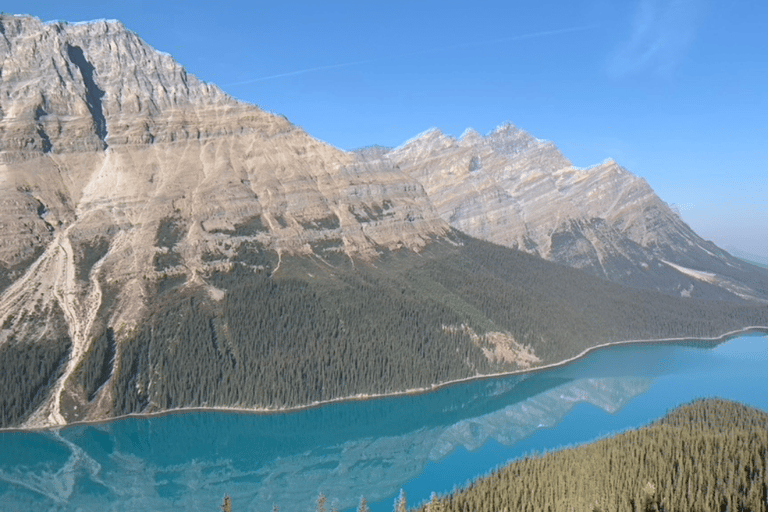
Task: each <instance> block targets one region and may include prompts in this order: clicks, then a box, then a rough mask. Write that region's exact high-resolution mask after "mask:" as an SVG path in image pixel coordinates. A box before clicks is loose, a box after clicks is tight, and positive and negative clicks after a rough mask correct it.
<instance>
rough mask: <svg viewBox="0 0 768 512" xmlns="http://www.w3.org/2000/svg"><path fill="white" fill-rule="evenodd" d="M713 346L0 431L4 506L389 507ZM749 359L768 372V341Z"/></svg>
mask: <svg viewBox="0 0 768 512" xmlns="http://www.w3.org/2000/svg"><path fill="white" fill-rule="evenodd" d="M732 344H733V342H729V343H727V344H725V346H733V345H732ZM715 346H716V345H715V344H714V343H696V344H686V345H653V346H649V345H631V346H621V347H613V348H611V349H607V350H601V351H598V352H595V353H593V354H591V355H590V356H588V357H586V358H584V359H582V360H580V361H577V362H574V363H572V364H570V365H567V366H564V367H561V368H556V369H552V370H548V371H543V372H540V373H535V374H530V375H517V376H510V377H504V378H495V379H488V380H482V381H475V382H470V383H462V384H457V385H453V386H449V387H446V388H443V389H440V390H436V391H434V392H431V393H428V394H422V395H412V396H404V397H393V398H386V399H379V400H370V401H364V402H347V403H340V404H334V405H329V406H325V407H320V408H315V409H310V410H305V411H297V412H292V413H287V414H273V415H245V414H232V413H211V412H204V413H183V414H174V415H169V416H164V417H156V418H135V419H126V420H121V421H116V422H113V423H108V424H102V425H87V426H75V427H69V428H66V429H63V430H61V431H60V432H44V433H11V432H6V433H0V454H1V456H0V499H2V500H3V501H2V502H3V503H4V504H5V505H9V506H10V505H11V504H13V505H17V504H18V506H19V507H20V506H21V505H25V506H29V505H30V504H31V503H35V504H39V508H41V509H50V510H76V509H86V510H126V511H127V510H178V509H180V508H182V507H183V508H186V509H188V510H209V511H213V510H218V507H219V505H220V504H221V499H222V496H223V495H224V494H225V493H228V494H230V495H231V496H232V499H233V503H235V504H236V505H237V506H236V509H239V510H269V509H271V507H272V504H273V503H275V504H279V505H280V508H281V510H284V511H291V510H310V509H311V507H312V503H313V501H314V499H315V497H316V496H317V494H318V492H319V491H322V492H324V493H325V494H326V495H328V496H332V497H334V498H336V499H337V500H338V501H337V502H336V505H337V506H338V507H339V508H341V509H343V508H349V507H354V506H355V505H356V504H357V501H358V499H359V497H360V496H361V495H364V496H366V498H367V499H368V500H369V502H376V501H378V500H382V499H386V498H387V497H389V496H392V495H393V494H395V493H396V492H397V491H398V489H400V488H401V487H402V486H403V485H405V484H406V483H407V482H409V481H412V480H413V479H415V478H416V477H418V476H419V475H420V474H421V473H422V471H424V468H425V467H426V466H427V465H428V464H429V463H434V462H438V463H439V461H441V460H443V459H444V458H445V457H447V456H449V455H450V454H451V453H453V452H454V451H455V450H456V449H457V448H458V447H463V448H465V449H466V450H469V451H472V450H476V449H479V448H480V447H482V446H484V445H486V443H488V442H489V441H491V440H492V441H495V442H498V443H501V444H503V445H506V446H512V445H514V444H515V443H518V442H519V441H520V440H522V439H524V438H527V437H529V436H531V435H532V434H534V433H535V432H536V431H537V430H539V429H542V428H551V427H554V426H556V425H557V424H558V423H559V422H560V421H561V420H562V419H563V418H565V417H566V415H567V414H568V412H569V411H570V410H571V409H572V408H573V407H574V405H576V404H579V403H590V404H593V405H594V406H596V407H599V408H600V409H603V410H604V411H606V412H609V413H614V412H616V411H618V410H620V409H621V408H622V407H624V406H625V405H626V404H627V403H628V402H629V401H630V400H631V399H632V398H633V397H636V396H638V395H640V394H642V393H644V392H646V391H647V390H648V389H649V387H650V386H651V385H652V383H653V382H654V380H655V379H657V378H659V377H661V376H663V377H665V378H666V377H669V376H670V375H674V374H676V373H685V374H690V373H695V372H698V371H700V370H702V369H706V368H712V367H713V365H720V366H723V361H722V359H723V358H724V357H725V358H727V357H731V356H733V353H735V354H736V356H735V357H737V358H738V357H739V355H738V354H739V353H740V352H739V351H738V350H731V351H730V353H731V356H729V355H728V354H729V351H720V352H718V351H712V350H711V349H712V348H713V347H715ZM756 353H757V354H759V355H760V354H761V357H762V360H761V359H760V357H756V358H755V357H753V358H752V359H756V360H757V361H758V362H760V361H762V364H763V365H764V366H768V360H767V358H766V357H765V354H766V344H765V343H762V344H761V345H760V347H759V348H758V349H757V350H756ZM661 413H663V411H661V412H660V413H659V414H661ZM566 441H567V440H566ZM456 483H461V482H456Z"/></svg>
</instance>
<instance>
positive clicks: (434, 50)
mask: <svg viewBox="0 0 768 512" xmlns="http://www.w3.org/2000/svg"><path fill="white" fill-rule="evenodd" d="M597 27H598V25H585V26H579V27H569V28H562V29H556V30H546V31H543V32H534V33H531V34H522V35H518V36H510V37H501V38H497V39H489V40H486V41H474V42H471V43H462V44H455V45H451V46H442V47H440V48H431V49H428V50H419V51H416V52H410V53H403V54H399V55H391V56H387V57H377V58H375V59H365V60H357V61H353V62H343V63H340V64H329V65H326V66H316V67H313V68H306V69H299V70H296V71H289V72H286V73H279V74H277V75H269V76H263V77H260V78H252V79H250V80H243V81H240V82H231V83H228V84H224V87H227V86H233V85H245V84H253V83H257V82H264V81H266V80H274V79H276V78H285V77H289V76H297V75H303V74H306V73H315V72H317V71H325V70H328V69H338V68H346V67H350V66H359V65H361V64H372V63H374V62H381V61H384V60H390V59H400V58H403V57H413V56H416V55H425V54H429V53H437V52H444V51H449V50H459V49H463V48H471V47H474V46H483V45H487V44H496V43H506V42H512V41H522V40H525V39H535V38H539V37H547V36H556V35H560V34H568V33H572V32H585V31H587V30H593V29H595V28H597Z"/></svg>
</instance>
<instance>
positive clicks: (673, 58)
mask: <svg viewBox="0 0 768 512" xmlns="http://www.w3.org/2000/svg"><path fill="white" fill-rule="evenodd" d="M698 4H699V2H698V1H696V0H642V1H640V2H639V4H638V6H637V10H636V11H635V15H634V17H633V19H632V30H631V33H630V36H629V38H628V39H627V40H626V41H624V43H623V44H622V45H621V46H620V47H619V48H618V49H617V50H616V51H615V52H614V54H613V55H612V58H611V61H610V63H609V66H608V68H609V69H608V71H609V74H611V75H612V76H614V77H617V78H618V77H623V76H631V75H635V74H638V73H641V72H645V71H649V72H651V73H654V74H658V75H669V74H670V73H671V72H672V71H674V70H675V69H676V68H677V66H678V65H679V64H680V63H681V62H682V60H683V58H684V56H685V54H686V52H687V50H688V48H689V47H690V45H691V43H692V42H693V40H694V36H695V28H696V24H697V23H696V22H697V18H698V13H699V11H700V8H699V5H698Z"/></svg>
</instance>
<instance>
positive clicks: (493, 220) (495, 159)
mask: <svg viewBox="0 0 768 512" xmlns="http://www.w3.org/2000/svg"><path fill="white" fill-rule="evenodd" d="M378 153H379V158H389V159H391V160H392V162H393V163H394V164H396V165H397V166H398V167H399V168H400V169H401V170H403V171H405V172H406V173H408V174H410V175H411V176H413V177H414V178H415V179H417V180H418V181H419V182H420V183H421V184H422V185H423V186H424V189H425V190H426V192H427V195H428V196H429V197H430V199H431V200H432V204H433V205H434V206H435V208H436V209H437V211H438V213H439V214H440V216H441V217H442V218H443V219H444V220H445V221H446V222H448V223H450V225H451V226H453V227H454V228H456V229H459V230H461V231H463V232H465V233H467V234H469V235H471V236H474V237H477V238H481V239H483V240H487V241H490V242H494V243H497V244H500V245H505V246H507V247H511V248H515V249H520V250H523V251H526V252H529V253H532V254H536V255H538V256H541V257H542V258H545V259H548V260H551V261H555V262H558V263H561V264H564V265H568V266H572V267H576V268H580V269H584V270H586V271H588V272H591V273H593V274H595V275H598V276H600V277H604V278H607V279H610V280H612V281H615V282H619V283H622V284H625V285H630V286H633V287H642V288H652V289H658V290H663V291H666V292H668V293H672V294H680V295H682V296H698V297H706V298H718V299H728V298H733V297H734V296H740V297H742V298H756V297H759V296H762V294H763V293H764V292H765V290H766V288H765V285H766V283H765V282H764V281H763V282H762V283H755V282H754V279H755V276H754V275H753V272H752V270H751V269H749V267H747V266H745V265H744V264H743V263H742V262H740V261H738V260H736V259H735V258H733V257H731V256H730V255H729V254H727V253H726V252H724V251H722V250H721V249H719V248H718V247H716V246H715V245H714V244H712V243H711V242H707V241H705V240H702V239H701V238H700V237H699V236H698V235H696V233H694V232H693V231H692V230H691V229H690V227H688V225H686V224H685V223H684V222H683V221H682V220H681V219H680V217H679V216H678V215H677V214H676V213H674V212H673V211H672V210H671V209H670V208H669V206H668V205H667V204H666V203H665V202H663V201H662V200H661V199H659V197H658V196H657V195H656V194H655V193H654V192H653V190H652V189H651V187H650V186H649V185H648V183H646V182H645V180H643V179H642V178H639V177H637V176H635V175H633V174H631V173H630V172H628V171H627V170H626V169H624V168H622V167H621V166H619V165H618V164H617V163H616V162H614V161H613V160H606V161H605V162H603V163H601V164H600V165H597V166H595V167H591V168H588V169H579V168H576V167H574V166H573V165H571V163H570V162H569V161H568V160H567V159H566V158H565V157H564V156H563V154H562V153H561V152H560V151H559V150H558V149H557V147H556V146H555V145H554V144H552V143H551V142H546V141H541V140H538V139H535V138H534V137H532V136H531V135H529V134H528V133H526V132H524V131H522V130H520V129H518V128H516V127H514V126H512V125H510V124H506V125H503V126H500V127H499V128H497V129H496V130H495V131H493V132H491V133H490V134H488V135H487V136H481V135H480V134H478V133H477V132H476V131H473V130H467V131H466V132H465V133H464V134H463V135H462V136H461V137H460V138H459V139H455V138H453V137H450V136H447V135H445V134H443V133H441V132H440V131H438V130H430V131H427V132H425V133H423V134H422V135H420V136H418V137H416V138H414V139H412V140H410V141H408V142H406V143H405V144H403V145H402V146H400V147H398V148H396V149H394V150H392V151H389V152H382V151H379V152H378ZM756 284H757V286H758V290H755V289H753V287H754V286H755V285H756Z"/></svg>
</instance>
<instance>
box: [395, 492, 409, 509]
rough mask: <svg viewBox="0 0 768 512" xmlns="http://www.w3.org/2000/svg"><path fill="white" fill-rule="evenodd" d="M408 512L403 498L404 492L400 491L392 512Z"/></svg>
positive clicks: (406, 501)
mask: <svg viewBox="0 0 768 512" xmlns="http://www.w3.org/2000/svg"><path fill="white" fill-rule="evenodd" d="M407 511H408V500H406V498H405V491H404V490H402V489H400V494H399V495H398V497H397V499H395V508H394V512H407Z"/></svg>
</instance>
